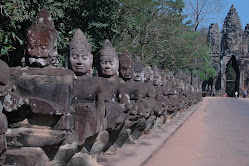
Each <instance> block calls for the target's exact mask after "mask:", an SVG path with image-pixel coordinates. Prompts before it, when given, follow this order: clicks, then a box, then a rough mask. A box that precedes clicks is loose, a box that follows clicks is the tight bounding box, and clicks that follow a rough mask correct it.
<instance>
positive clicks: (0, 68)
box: [0, 60, 10, 112]
mask: <svg viewBox="0 0 249 166" xmlns="http://www.w3.org/2000/svg"><path fill="white" fill-rule="evenodd" d="M9 78H10V69H9V66H8V65H7V64H6V63H5V62H4V61H2V60H0V99H1V97H3V96H5V95H6V94H7V86H8V83H9ZM1 111H2V110H1V109H0V112H1Z"/></svg>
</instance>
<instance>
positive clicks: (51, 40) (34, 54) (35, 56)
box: [26, 9, 58, 67]
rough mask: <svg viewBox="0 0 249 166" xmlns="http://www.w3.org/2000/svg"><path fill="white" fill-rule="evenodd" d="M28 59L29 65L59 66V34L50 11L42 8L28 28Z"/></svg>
mask: <svg viewBox="0 0 249 166" xmlns="http://www.w3.org/2000/svg"><path fill="white" fill-rule="evenodd" d="M26 33H27V38H28V41H27V42H28V43H27V57H26V58H27V59H26V63H27V64H28V66H33V67H48V66H49V67H52V66H54V67H57V66H58V59H57V56H58V53H57V36H58V32H57V31H56V29H55V28H54V22H53V20H52V18H51V15H50V13H49V12H48V11H47V10H46V9H42V10H41V11H40V12H39V13H38V15H37V17H36V18H35V20H34V22H33V23H32V25H31V26H30V27H29V28H28V29H27V32H26Z"/></svg>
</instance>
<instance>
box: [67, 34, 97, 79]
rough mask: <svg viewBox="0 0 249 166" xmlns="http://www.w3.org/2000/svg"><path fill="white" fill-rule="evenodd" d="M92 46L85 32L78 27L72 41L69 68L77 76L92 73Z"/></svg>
mask: <svg viewBox="0 0 249 166" xmlns="http://www.w3.org/2000/svg"><path fill="white" fill-rule="evenodd" d="M91 52H92V47H91V45H90V44H89V43H88V42H87V40H86V38H85V35H84V34H83V32H82V31H81V30H80V29H78V30H77V31H76V32H75V34H74V36H73V39H72V41H71V43H70V56H69V61H70V63H69V68H70V69H71V70H73V72H74V73H75V74H76V75H77V76H82V75H85V74H88V75H91V73H92V63H93V55H92V54H91Z"/></svg>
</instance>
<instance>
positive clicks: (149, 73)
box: [144, 65, 153, 83]
mask: <svg viewBox="0 0 249 166" xmlns="http://www.w3.org/2000/svg"><path fill="white" fill-rule="evenodd" d="M152 79H153V70H152V69H151V67H150V65H146V66H145V67H144V82H146V83H151V81H152Z"/></svg>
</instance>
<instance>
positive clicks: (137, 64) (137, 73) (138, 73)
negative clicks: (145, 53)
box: [133, 56, 144, 82]
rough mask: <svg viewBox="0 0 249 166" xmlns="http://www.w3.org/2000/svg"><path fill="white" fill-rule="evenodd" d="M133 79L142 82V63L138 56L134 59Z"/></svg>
mask: <svg viewBox="0 0 249 166" xmlns="http://www.w3.org/2000/svg"><path fill="white" fill-rule="evenodd" d="M133 76H134V81H138V82H144V65H143V63H142V61H141V60H140V57H139V56H136V57H135V60H134V74H133Z"/></svg>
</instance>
